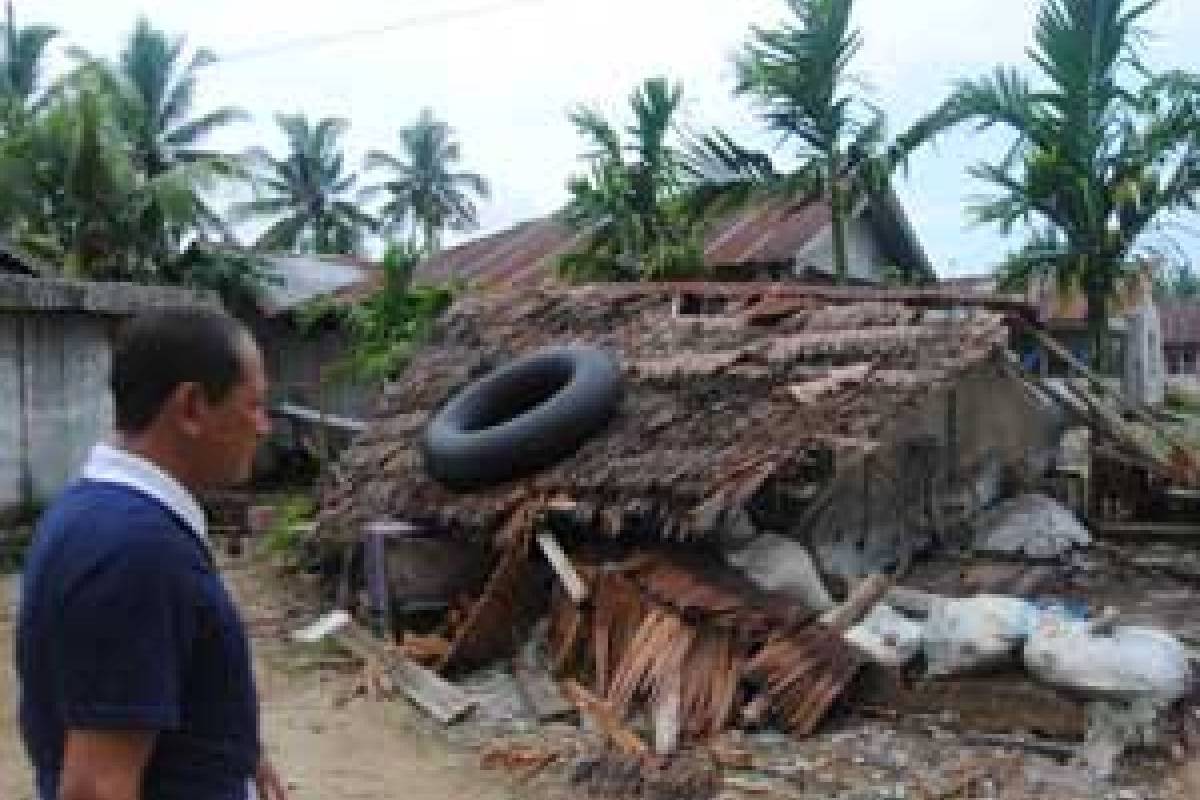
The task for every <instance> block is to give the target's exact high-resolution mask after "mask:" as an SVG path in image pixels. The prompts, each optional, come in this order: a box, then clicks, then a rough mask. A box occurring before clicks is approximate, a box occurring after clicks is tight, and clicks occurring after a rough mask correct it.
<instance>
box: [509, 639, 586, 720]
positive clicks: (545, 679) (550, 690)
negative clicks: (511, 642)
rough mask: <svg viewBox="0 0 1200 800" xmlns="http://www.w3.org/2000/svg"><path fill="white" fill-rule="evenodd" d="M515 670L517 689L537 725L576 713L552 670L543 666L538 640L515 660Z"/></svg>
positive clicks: (524, 648)
mask: <svg viewBox="0 0 1200 800" xmlns="http://www.w3.org/2000/svg"><path fill="white" fill-rule="evenodd" d="M512 668H513V678H514V679H515V680H516V682H517V688H518V689H520V690H521V695H522V696H523V697H524V699H525V702H526V703H528V704H529V707H530V709H532V710H533V713H534V716H535V717H537V720H538V722H551V721H554V720H558V719H564V718H566V717H569V716H571V715H573V714H574V713H575V706H574V705H572V704H571V703H568V702H567V700H566V698H565V697H563V695H562V690H561V689H559V688H558V684H557V683H555V682H554V679H553V678H552V677H551V675H550V672H549V670H548V669H547V668H546V667H545V666H544V665H543V664H542V663H540V659H539V658H538V656H537V643H536V640H530V642H529V643H528V644H526V645H525V646H524V647H523V648H521V652H520V653H518V654H517V657H516V658H514V659H513V663H512Z"/></svg>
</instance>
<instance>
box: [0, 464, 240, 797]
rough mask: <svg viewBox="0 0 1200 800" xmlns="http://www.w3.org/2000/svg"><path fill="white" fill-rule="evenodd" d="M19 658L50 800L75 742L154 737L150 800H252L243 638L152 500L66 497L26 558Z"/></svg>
mask: <svg viewBox="0 0 1200 800" xmlns="http://www.w3.org/2000/svg"><path fill="white" fill-rule="evenodd" d="M16 651H17V671H18V674H19V676H20V682H21V733H22V736H23V737H24V739H25V746H26V749H27V751H28V753H29V757H30V759H31V760H32V761H33V764H34V767H35V769H36V772H37V782H38V793H39V795H40V796H41V798H42V800H52V798H55V797H57V796H58V780H59V774H60V772H61V770H62V759H63V743H64V740H65V731H66V730H67V729H71V728H74V729H84V730H148V731H157V732H158V735H157V738H156V740H155V745H154V750H153V752H152V754H151V756H150V761H149V764H148V765H147V768H146V772H145V777H144V780H143V788H142V797H143V800H244V798H245V796H246V793H247V792H246V787H247V781H248V779H249V778H250V776H251V775H252V774H253V772H254V769H255V766H256V765H257V763H258V752H259V745H258V741H259V740H258V709H257V700H256V693H255V689H254V680H253V675H252V671H251V664H250V651H249V645H248V642H247V640H246V634H245V629H244V627H243V625H242V622H241V619H240V617H239V615H238V612H237V609H236V608H235V606H234V604H233V602H232V600H231V599H230V597H229V594H228V593H227V591H226V589H225V586H224V584H223V583H222V581H221V579H220V577H219V575H218V574H217V571H216V569H215V568H214V565H213V563H212V558H211V555H210V554H209V552H208V550H207V548H206V547H205V546H204V544H203V543H202V542H201V541H200V540H199V539H198V538H196V536H195V535H194V534H193V533H192V532H191V531H190V530H189V529H188V528H187V527H186V525H185V523H184V522H183V521H182V520H181V519H179V518H178V517H177V516H175V515H174V514H173V513H172V512H171V511H169V510H168V509H167V508H166V507H165V506H163V505H161V504H160V503H159V502H157V501H156V500H153V499H151V498H150V497H148V496H146V495H144V494H141V493H139V492H137V491H135V490H134V489H131V488H127V487H125V486H121V485H117V484H110V483H99V482H90V481H81V482H79V483H77V484H75V485H73V486H71V487H69V488H68V489H67V490H66V491H64V492H63V494H62V495H61V496H60V497H59V498H58V499H57V500H56V501H55V503H54V504H53V506H52V507H51V508H50V509H49V510H48V511H47V512H46V513H45V515H44V516H43V517H42V520H41V522H40V523H39V525H38V529H37V533H36V536H35V539H34V542H33V546H32V548H31V550H30V553H29V558H28V561H27V565H26V569H25V577H24V583H23V586H22V596H21V610H20V621H19V623H18V628H17V642H16Z"/></svg>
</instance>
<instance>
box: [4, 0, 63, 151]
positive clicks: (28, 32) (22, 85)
mask: <svg viewBox="0 0 1200 800" xmlns="http://www.w3.org/2000/svg"><path fill="white" fill-rule="evenodd" d="M57 35H58V29H57V28H51V27H49V26H46V25H29V26H26V27H24V28H18V27H17V23H16V20H15V18H14V16H13V6H12V2H11V0H10V1H9V2H8V3H7V4H6V6H5V20H4V27H3V28H2V29H0V132H3V131H4V129H5V127H7V126H8V125H11V124H12V122H13V120H12V119H8V120H7V122H6V119H5V118H8V117H10V115H12V114H15V113H18V112H21V113H29V112H31V111H34V110H36V109H37V108H38V107H40V106H41V104H42V103H43V102H44V99H45V96H44V94H43V92H42V89H43V87H42V71H43V70H42V62H43V60H44V59H45V54H46V47H47V46H48V45H49V44H50V42H51V41H52V40H53V39H54V37H56V36H57Z"/></svg>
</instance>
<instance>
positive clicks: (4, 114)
mask: <svg viewBox="0 0 1200 800" xmlns="http://www.w3.org/2000/svg"><path fill="white" fill-rule="evenodd" d="M54 35H55V32H54V31H53V30H52V29H49V28H44V27H38V26H33V27H28V28H18V27H17V26H16V25H15V23H14V22H13V20H12V18H11V16H10V17H9V18H8V20H7V22H6V24H5V25H4V27H3V29H2V30H0V41H2V42H3V43H4V44H3V46H2V48H0V76H2V77H0V185H3V186H4V188H5V191H4V192H3V193H0V235H2V236H5V237H7V238H9V239H11V240H12V241H13V242H14V243H16V244H17V245H18V246H19V247H21V248H22V249H25V250H27V251H28V252H30V253H32V254H33V255H35V256H37V257H40V258H41V259H42V260H43V261H44V262H46V263H48V264H53V265H56V266H58V267H59V268H60V269H61V271H62V273H63V274H64V275H66V276H69V277H76V278H83V279H94V280H132V281H137V282H143V283H158V282H175V283H183V284H185V285H201V284H203V283H204V282H205V281H206V280H207V278H206V276H204V275H199V276H190V275H189V274H188V269H189V267H190V266H191V265H192V264H193V263H198V262H197V259H195V257H194V255H193V254H191V253H189V249H190V248H191V247H192V246H193V245H194V244H196V243H197V242H201V241H203V240H204V239H205V238H206V237H207V236H208V235H210V234H216V235H218V236H219V237H221V238H222V239H226V240H228V239H229V237H230V234H229V231H228V229H227V227H226V226H225V225H224V223H223V222H222V221H221V219H220V217H219V216H218V215H217V214H216V213H215V212H214V211H213V210H212V209H211V208H209V206H208V205H207V204H206V202H205V200H204V197H205V196H206V194H208V193H209V192H211V191H212V190H213V189H215V188H216V186H217V184H218V183H219V182H221V181H223V180H227V179H229V178H231V177H235V175H236V174H237V170H236V162H235V160H234V159H230V158H229V157H226V156H222V155H220V154H217V153H212V152H207V151H204V150H202V149H200V148H199V145H200V144H201V142H202V139H203V137H205V136H206V135H207V134H209V133H211V132H212V131H213V130H215V129H217V128H219V127H221V126H222V125H224V124H227V123H228V122H230V121H232V120H233V119H234V118H236V117H237V116H238V114H239V112H236V111H233V110H231V109H218V110H217V111H213V112H210V113H208V114H204V115H201V116H199V117H195V116H193V115H192V96H193V94H194V91H195V80H196V74H197V71H198V70H199V69H200V68H201V67H203V66H204V65H205V64H207V63H209V62H210V61H211V55H209V54H206V53H205V52H204V51H198V52H197V53H196V54H195V55H194V56H192V57H191V58H190V60H187V61H186V63H185V59H184V49H185V43H184V40H183V39H182V38H176V39H172V38H169V37H167V36H166V35H165V34H163V33H162V32H159V31H156V30H155V29H154V28H152V27H151V26H150V24H149V23H148V22H147V21H146V20H144V19H142V20H139V21H138V23H137V25H136V27H135V28H134V30H133V32H132V33H131V35H130V37H129V39H128V40H127V43H126V46H125V48H124V50H123V51H122V53H121V56H120V58H118V59H117V60H116V61H114V62H108V61H105V60H103V59H98V58H95V57H92V56H90V55H88V54H86V53H83V52H81V51H74V53H73V54H74V55H75V57H76V59H77V61H78V67H77V68H76V69H74V70H73V71H72V72H71V74H69V75H68V76H66V78H64V79H62V80H60V81H59V82H57V83H56V84H54V85H53V86H52V87H50V88H49V89H47V88H45V87H43V86H42V85H41V81H40V75H41V73H42V72H43V69H42V64H41V61H42V60H43V57H44V52H45V46H46V44H47V42H49V41H50V40H51V39H52V38H53V36H54Z"/></svg>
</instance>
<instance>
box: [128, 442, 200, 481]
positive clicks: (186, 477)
mask: <svg viewBox="0 0 1200 800" xmlns="http://www.w3.org/2000/svg"><path fill="white" fill-rule="evenodd" d="M117 446H118V447H120V448H121V449H122V450H124V451H126V452H127V453H132V454H133V455H135V456H138V457H140V458H144V459H146V460H147V461H149V462H150V463H151V464H153V465H154V466H156V467H158V468H159V469H161V470H162V471H163V472H166V473H167V474H168V475H170V476H171V477H172V478H174V479H175V480H177V481H178V482H179V483H180V484H181V485H182V486H183V487H184V488H186V489H187V490H188V491H189V492H192V493H193V494H194V493H196V492H197V491H199V490H201V489H202V488H203V486H202V485H201V482H200V481H199V480H197V479H196V476H195V475H194V474H193V473H192V470H191V469H190V464H189V459H188V458H187V456H186V455H184V454H183V453H181V452H179V451H178V449H177V448H174V447H171V446H169V445H167V444H166V443H164V442H162V441H160V440H159V438H158V437H155V436H153V435H151V434H127V433H118V434H117Z"/></svg>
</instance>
